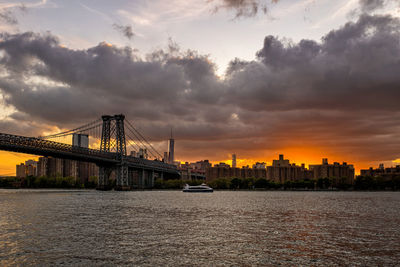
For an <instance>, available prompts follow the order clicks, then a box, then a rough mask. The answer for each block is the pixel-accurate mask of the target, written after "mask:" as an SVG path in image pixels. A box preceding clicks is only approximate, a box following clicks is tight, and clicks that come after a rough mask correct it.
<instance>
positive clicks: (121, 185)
mask: <svg viewBox="0 0 400 267" xmlns="http://www.w3.org/2000/svg"><path fill="white" fill-rule="evenodd" d="M116 175H117V177H116V185H115V190H121V191H124V190H130V189H131V187H130V185H129V183H128V178H129V177H128V176H129V168H128V166H127V165H125V164H121V165H118V166H117V172H116Z"/></svg>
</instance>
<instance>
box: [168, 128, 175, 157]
mask: <svg viewBox="0 0 400 267" xmlns="http://www.w3.org/2000/svg"><path fill="white" fill-rule="evenodd" d="M174 161H175V140H174V139H173V138H172V130H171V139H169V154H168V162H169V164H174Z"/></svg>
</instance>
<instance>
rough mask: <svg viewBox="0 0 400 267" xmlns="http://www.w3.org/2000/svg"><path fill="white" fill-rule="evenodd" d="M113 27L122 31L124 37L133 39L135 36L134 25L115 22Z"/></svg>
mask: <svg viewBox="0 0 400 267" xmlns="http://www.w3.org/2000/svg"><path fill="white" fill-rule="evenodd" d="M113 27H114V29H115V30H117V31H118V32H120V33H121V34H122V35H123V36H124V37H126V38H128V39H129V40H131V39H132V38H133V37H134V36H135V33H134V32H133V29H132V26H130V25H119V24H116V23H114V24H113Z"/></svg>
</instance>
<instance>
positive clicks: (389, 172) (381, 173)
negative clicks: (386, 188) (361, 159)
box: [360, 163, 400, 180]
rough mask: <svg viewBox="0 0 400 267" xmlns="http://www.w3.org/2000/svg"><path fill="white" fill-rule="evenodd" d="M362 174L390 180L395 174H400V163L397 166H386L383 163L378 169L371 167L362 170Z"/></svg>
mask: <svg viewBox="0 0 400 267" xmlns="http://www.w3.org/2000/svg"><path fill="white" fill-rule="evenodd" d="M360 174H361V176H372V177H383V178H385V179H387V180H390V179H392V178H394V177H395V176H400V165H396V167H389V168H385V167H384V165H383V164H382V163H381V164H379V168H377V169H374V168H372V167H370V168H369V169H364V170H360Z"/></svg>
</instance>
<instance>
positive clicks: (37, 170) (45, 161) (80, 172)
mask: <svg viewBox="0 0 400 267" xmlns="http://www.w3.org/2000/svg"><path fill="white" fill-rule="evenodd" d="M27 162H28V163H29V165H27V164H23V163H21V164H20V165H17V177H26V176H30V175H32V176H48V177H57V176H58V177H74V178H75V179H76V180H77V179H79V182H81V183H84V182H86V181H88V179H89V177H92V176H97V175H98V172H99V167H98V166H97V165H96V164H95V163H91V162H83V161H76V160H69V159H59V158H52V157H40V158H39V160H38V161H32V160H30V161H27ZM111 176H113V174H112V175H111Z"/></svg>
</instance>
